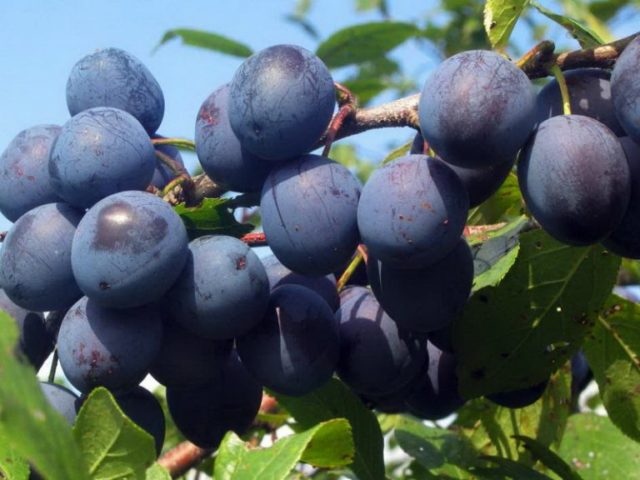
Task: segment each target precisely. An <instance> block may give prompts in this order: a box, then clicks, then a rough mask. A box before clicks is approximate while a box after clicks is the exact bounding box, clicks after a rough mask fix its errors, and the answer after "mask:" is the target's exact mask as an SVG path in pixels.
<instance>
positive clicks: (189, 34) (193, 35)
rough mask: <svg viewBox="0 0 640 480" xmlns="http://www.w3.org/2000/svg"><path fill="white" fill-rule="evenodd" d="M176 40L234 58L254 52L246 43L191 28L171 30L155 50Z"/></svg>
mask: <svg viewBox="0 0 640 480" xmlns="http://www.w3.org/2000/svg"><path fill="white" fill-rule="evenodd" d="M174 38H180V39H182V42H183V43H184V44H185V45H191V46H192V47H201V48H206V49H207V50H215V51H216V52H220V53H226V54H227V55H232V56H234V57H242V58H244V57H248V56H249V55H251V54H252V53H253V51H252V50H251V49H250V48H249V47H248V46H246V45H245V44H244V43H240V42H237V41H235V40H231V39H230V38H227V37H223V36H222V35H218V34H217V33H212V32H204V31H202V30H193V29H190V28H176V29H174V30H169V31H168V32H165V34H164V35H163V36H162V38H161V39H160V43H158V45H157V46H156V48H155V50H157V49H158V48H160V47H161V46H162V45H164V44H165V43H167V42H168V41H170V40H173V39H174Z"/></svg>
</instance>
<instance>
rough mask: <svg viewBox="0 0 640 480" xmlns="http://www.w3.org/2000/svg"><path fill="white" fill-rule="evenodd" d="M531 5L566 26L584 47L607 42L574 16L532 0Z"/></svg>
mask: <svg viewBox="0 0 640 480" xmlns="http://www.w3.org/2000/svg"><path fill="white" fill-rule="evenodd" d="M530 3H531V5H532V6H533V7H535V8H536V10H538V11H539V12H540V13H541V14H543V15H544V16H545V17H547V18H550V19H551V20H553V21H554V22H556V23H557V24H559V25H561V26H562V27H564V28H565V29H566V30H567V31H568V32H569V33H570V34H571V36H572V37H573V38H575V39H576V40H577V41H578V43H580V46H581V47H582V48H593V47H597V46H599V45H602V44H604V43H605V42H604V41H603V40H602V39H601V38H600V37H599V36H598V35H597V34H596V32H594V31H593V30H591V29H590V28H588V27H586V26H584V25H582V24H580V23H579V22H577V21H576V20H574V19H573V18H569V17H566V16H564V15H559V14H557V13H554V12H552V11H551V10H548V9H546V8H544V7H543V6H542V5H540V4H539V3H538V2H536V1H534V0H531V2H530Z"/></svg>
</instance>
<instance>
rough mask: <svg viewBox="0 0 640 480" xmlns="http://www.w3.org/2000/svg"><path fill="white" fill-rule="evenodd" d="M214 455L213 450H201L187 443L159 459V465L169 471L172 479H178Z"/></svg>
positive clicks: (177, 446) (181, 444)
mask: <svg viewBox="0 0 640 480" xmlns="http://www.w3.org/2000/svg"><path fill="white" fill-rule="evenodd" d="M212 453H213V450H208V449H204V448H200V447H198V446H197V445H194V444H193V443H191V442H189V441H185V442H182V443H179V444H178V445H176V446H175V447H173V448H172V449H171V450H169V451H168V452H166V453H164V454H163V455H162V456H161V457H160V458H159V459H158V463H159V464H160V465H161V466H163V467H164V468H166V469H167V470H168V471H169V474H170V475H171V478H178V477H180V476H182V475H184V474H185V473H186V472H188V471H189V470H190V469H191V468H193V467H194V466H196V465H197V464H198V463H200V462H201V461H202V460H204V459H205V458H206V457H208V456H209V455H211V454H212Z"/></svg>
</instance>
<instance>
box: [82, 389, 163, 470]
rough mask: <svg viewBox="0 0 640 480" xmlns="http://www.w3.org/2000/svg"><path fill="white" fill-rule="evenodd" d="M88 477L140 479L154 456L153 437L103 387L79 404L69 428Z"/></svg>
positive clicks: (153, 459)
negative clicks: (71, 429)
mask: <svg viewBox="0 0 640 480" xmlns="http://www.w3.org/2000/svg"><path fill="white" fill-rule="evenodd" d="M73 434H74V436H75V438H76V441H77V443H78V444H79V445H80V448H81V450H82V455H83V457H84V461H85V464H86V465H87V466H88V468H89V473H90V474H91V478H94V479H100V478H104V479H116V478H122V479H126V478H144V476H145V471H146V470H147V468H149V467H150V466H151V465H152V464H153V462H154V461H155V459H156V450H155V445H154V441H153V438H152V437H151V435H149V434H148V433H147V432H145V431H144V430H142V429H141V428H140V427H139V426H138V425H136V424H135V423H133V421H131V420H130V419H129V418H128V417H127V416H126V415H125V414H124V413H122V410H120V407H119V406H118V404H117V403H116V401H115V400H114V398H113V397H112V396H111V393H109V391H108V390H107V389H105V388H103V387H99V388H96V389H95V390H93V391H92V392H91V393H90V394H89V397H88V398H87V400H86V401H85V402H84V403H83V405H82V408H81V409H80V412H79V413H78V418H77V419H76V423H75V425H74V427H73Z"/></svg>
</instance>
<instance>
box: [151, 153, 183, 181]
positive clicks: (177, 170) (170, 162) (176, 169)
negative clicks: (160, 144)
mask: <svg viewBox="0 0 640 480" xmlns="http://www.w3.org/2000/svg"><path fill="white" fill-rule="evenodd" d="M156 158H157V159H158V160H160V162H162V164H163V165H165V166H166V167H167V168H168V169H169V170H171V173H173V176H174V177H177V176H178V175H181V174H184V173H187V171H186V169H185V168H184V167H183V166H182V165H180V163H178V162H176V161H175V160H174V159H173V158H171V157H170V156H169V155H167V154H166V153H162V152H161V151H160V150H156Z"/></svg>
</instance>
